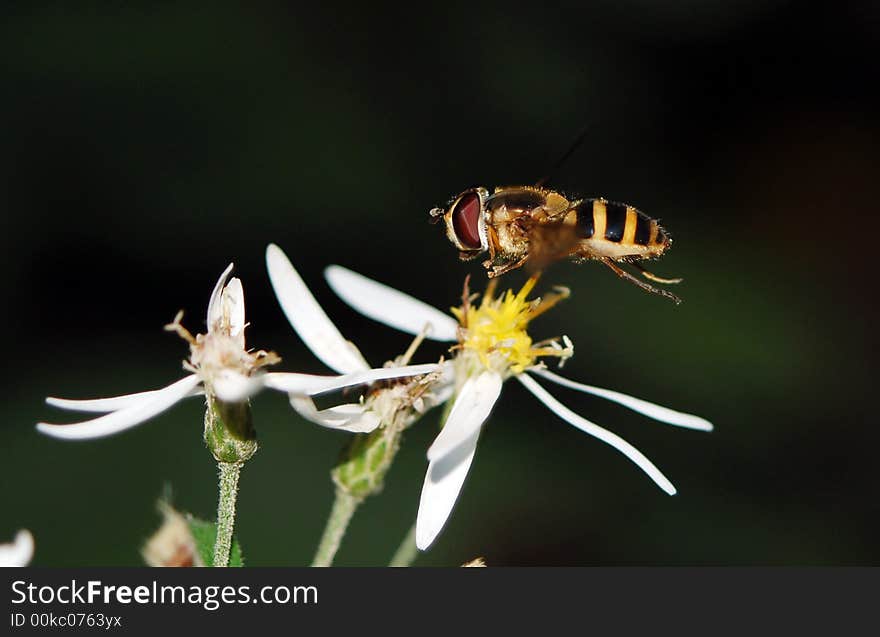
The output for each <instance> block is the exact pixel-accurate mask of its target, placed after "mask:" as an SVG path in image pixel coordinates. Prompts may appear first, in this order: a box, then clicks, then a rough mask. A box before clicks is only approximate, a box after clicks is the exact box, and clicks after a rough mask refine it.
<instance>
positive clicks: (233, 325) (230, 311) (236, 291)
mask: <svg viewBox="0 0 880 637" xmlns="http://www.w3.org/2000/svg"><path fill="white" fill-rule="evenodd" d="M221 306H222V308H223V313H224V314H226V315H227V316H228V317H229V333H230V334H231V335H232V336H238V335H240V334H241V333H242V332H243V331H244V288H242V286H241V281H240V280H239V279H238V278H237V277H236V278H233V279H231V280H230V281H229V283H227V284H226V287H225V288H223V294H222V301H221Z"/></svg>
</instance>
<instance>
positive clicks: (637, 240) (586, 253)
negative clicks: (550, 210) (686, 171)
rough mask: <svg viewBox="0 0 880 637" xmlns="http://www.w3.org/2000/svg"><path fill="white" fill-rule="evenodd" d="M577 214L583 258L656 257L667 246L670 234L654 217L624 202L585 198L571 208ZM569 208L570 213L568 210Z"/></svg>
mask: <svg viewBox="0 0 880 637" xmlns="http://www.w3.org/2000/svg"><path fill="white" fill-rule="evenodd" d="M571 212H574V213H575V214H576V220H575V223H576V224H577V232H578V236H579V237H580V238H581V247H580V249H579V251H578V252H579V254H578V255H577V256H580V257H585V258H595V257H611V258H614V259H619V258H622V257H628V256H634V257H639V258H649V257H656V256H660V255H661V254H663V251H664V250H666V248H668V247H669V244H670V239H669V236H668V235H667V234H666V233H665V232H664V231H663V228H661V227H660V224H658V223H657V221H655V220H654V219H651V218H650V217H648V216H647V215H645V214H644V213H643V212H640V211H638V210H636V209H635V208H633V207H632V206H628V205H626V204H623V203H615V202H612V201H605V200H604V199H584V200H582V201H579V202H578V203H576V204H575V205H574V206H572V208H571ZM571 212H569V214H571Z"/></svg>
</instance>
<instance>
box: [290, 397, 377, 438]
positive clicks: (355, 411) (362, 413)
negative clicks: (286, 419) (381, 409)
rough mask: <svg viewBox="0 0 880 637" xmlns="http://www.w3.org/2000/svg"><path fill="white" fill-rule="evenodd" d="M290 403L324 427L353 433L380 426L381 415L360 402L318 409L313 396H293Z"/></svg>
mask: <svg viewBox="0 0 880 637" xmlns="http://www.w3.org/2000/svg"><path fill="white" fill-rule="evenodd" d="M290 405H291V407H293V408H294V409H295V410H296V411H297V413H298V414H299V415H300V416H302V417H303V418H305V419H306V420H310V421H311V422H313V423H316V424H318V425H321V426H322V427H329V428H331V429H341V430H343V431H350V432H352V433H369V432H371V431H373V430H374V429H375V428H376V427H378V426H379V424H380V423H379V417H378V416H377V415H376V414H374V413H373V412H372V411H368V410H365V409H364V406H363V405H362V404H360V403H346V404H344V405H337V406H336V407H330V408H329V409H322V410H320V411H318V409H317V408H316V407H315V403H313V402H312V399H311V398H307V397H303V396H293V395H292V396H291V397H290Z"/></svg>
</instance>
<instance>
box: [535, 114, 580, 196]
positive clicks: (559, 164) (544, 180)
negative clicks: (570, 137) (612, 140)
mask: <svg viewBox="0 0 880 637" xmlns="http://www.w3.org/2000/svg"><path fill="white" fill-rule="evenodd" d="M588 130H589V126H584V127H583V128H582V129H581V130H580V132H578V134H577V136H576V137H575V138H574V141H572V142H571V144H570V145H569V147H568V150H566V151H565V152H564V153H563V154H562V156H561V157H560V158H559V159H557V160H556V163H555V164H553V167H552V168H550V170H548V171H547V172H546V173H545V175H544V176H543V177H542V178H541V179H539V180H538V181H537V182H535V185H536V186H543V185H544V184H546V183H547V182H548V181H550V179H551V178H552V177H553V174H554V173H555V172H556V171H557V170H559V169H560V168H561V167H562V164H564V163H565V162H566V160H568V158H569V157H571V156H572V155H573V154H574V151H576V150H577V149H578V147H579V146H580V145H581V144H583V143H584V139H586V137H587V131H588Z"/></svg>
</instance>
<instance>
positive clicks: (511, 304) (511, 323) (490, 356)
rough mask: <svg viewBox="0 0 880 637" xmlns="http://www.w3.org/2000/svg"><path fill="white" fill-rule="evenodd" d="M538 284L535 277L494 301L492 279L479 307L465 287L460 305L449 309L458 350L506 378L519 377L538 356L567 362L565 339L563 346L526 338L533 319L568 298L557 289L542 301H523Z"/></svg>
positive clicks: (568, 348) (568, 346) (568, 352)
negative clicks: (456, 328) (455, 322)
mask: <svg viewBox="0 0 880 637" xmlns="http://www.w3.org/2000/svg"><path fill="white" fill-rule="evenodd" d="M537 282H538V275H534V276H532V277H531V278H530V279H529V280H528V281H526V283H525V285H523V287H522V289H520V291H519V292H516V293H514V292H513V291H512V290H507V292H505V293H504V294H503V295H501V296H499V297H498V298H495V297H494V296H493V292H494V287H495V286H494V283H495V280H494V279H493V280H492V281H491V282H490V284H489V287H488V288H487V289H486V292H485V293H484V294H483V298H482V301H481V302H480V305H479V306H474V305H472V304H471V303H470V298H469V295H468V293H467V284H465V294H464V303H463V305H462V306H461V307H454V308H452V313H453V314H454V315H455V316H456V318H458V321H459V323H461V328H462V329H461V337H460V341H459V347H460V348H461V349H462V350H464V351H466V352H473V353H475V354H476V355H477V356H478V357H479V360H480V362H481V363H482V364H483V366H485V367H486V368H489V369H493V370H495V371H498V372H500V373H503V374H505V375H506V374H507V373H512V374H521V373H522V372H524V371H525V370H526V369H528V368H529V367H532V366H533V365H534V364H535V362H536V361H537V359H538V357H541V356H555V357H557V358H559V359H560V360H561V361H564V360H565V359H567V358H569V357H570V356H571V355H572V354H573V353H574V348H573V347H572V345H571V341H569V340H568V338H566V337H563V343H564V346H563V345H560V343H559V341H558V340H556V339H550V340H546V341H541V342H539V343H533V342H532V337H531V336H529V334H528V331H527V328H528V326H529V323H530V322H531V321H532V320H533V319H534V318H535V317H537V316H540V315H541V314H543V313H544V312H546V311H547V310H549V309H550V308H552V307H553V306H554V305H556V304H557V303H558V302H559V301H561V300H562V299H564V298H567V297H568V295H569V292H568V289H566V288H557V291H556V292H553V293H550V294H548V295H546V296H545V297H544V298H537V299H532V300H531V301H529V300H526V297H528V295H529V293H530V292H531V291H532V289H533V288H534V287H535V284H536V283H537Z"/></svg>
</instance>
